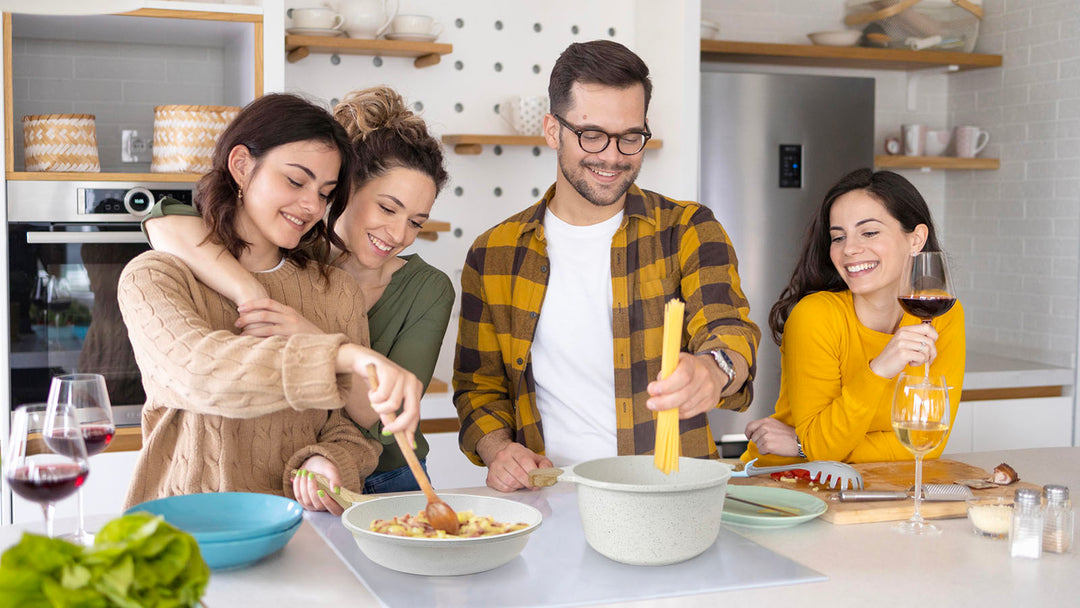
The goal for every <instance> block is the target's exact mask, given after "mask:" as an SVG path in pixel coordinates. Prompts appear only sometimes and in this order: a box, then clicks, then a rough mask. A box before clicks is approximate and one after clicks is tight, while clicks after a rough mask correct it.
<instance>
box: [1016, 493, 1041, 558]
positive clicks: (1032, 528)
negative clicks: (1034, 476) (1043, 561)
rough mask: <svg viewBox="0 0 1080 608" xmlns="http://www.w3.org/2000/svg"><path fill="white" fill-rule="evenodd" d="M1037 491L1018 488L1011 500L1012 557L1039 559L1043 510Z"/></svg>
mask: <svg viewBox="0 0 1080 608" xmlns="http://www.w3.org/2000/svg"><path fill="white" fill-rule="evenodd" d="M1041 498H1042V497H1041V496H1040V494H1039V491H1038V490H1031V489H1028V488H1020V489H1019V490H1017V491H1016V495H1015V498H1014V499H1013V518H1012V526H1011V527H1010V528H1009V553H1010V554H1012V556H1013V557H1027V558H1031V559H1039V556H1040V555H1041V554H1042V539H1043V510H1042V504H1041Z"/></svg>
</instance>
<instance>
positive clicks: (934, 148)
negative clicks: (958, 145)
mask: <svg viewBox="0 0 1080 608" xmlns="http://www.w3.org/2000/svg"><path fill="white" fill-rule="evenodd" d="M951 139H952V132H950V131H927V132H926V145H925V146H924V148H923V152H925V154H926V156H941V155H942V154H944V153H945V149H946V148H948V147H949V140H951Z"/></svg>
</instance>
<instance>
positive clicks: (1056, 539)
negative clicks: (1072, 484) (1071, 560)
mask: <svg viewBox="0 0 1080 608" xmlns="http://www.w3.org/2000/svg"><path fill="white" fill-rule="evenodd" d="M1043 497H1044V498H1046V512H1045V514H1044V522H1043V540H1042V548H1043V551H1048V552H1050V553H1068V552H1069V549H1071V548H1072V541H1073V523H1074V514H1073V511H1072V501H1070V500H1069V488H1067V487H1065V486H1062V485H1057V484H1053V485H1047V486H1043Z"/></svg>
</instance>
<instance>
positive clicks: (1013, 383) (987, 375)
mask: <svg viewBox="0 0 1080 608" xmlns="http://www.w3.org/2000/svg"><path fill="white" fill-rule="evenodd" d="M1074 378H1075V372H1074V371H1073V370H1072V369H1069V368H1066V367H1057V366H1053V365H1047V364H1045V363H1037V362H1033V361H1026V360H1024V359H1014V358H1012V357H1005V356H1001V355H997V354H987V353H979V352H969V353H967V361H966V364H965V369H964V390H965V391H969V390H980V389H1000V388H1019V387H1035V386H1072V384H1073V380H1074Z"/></svg>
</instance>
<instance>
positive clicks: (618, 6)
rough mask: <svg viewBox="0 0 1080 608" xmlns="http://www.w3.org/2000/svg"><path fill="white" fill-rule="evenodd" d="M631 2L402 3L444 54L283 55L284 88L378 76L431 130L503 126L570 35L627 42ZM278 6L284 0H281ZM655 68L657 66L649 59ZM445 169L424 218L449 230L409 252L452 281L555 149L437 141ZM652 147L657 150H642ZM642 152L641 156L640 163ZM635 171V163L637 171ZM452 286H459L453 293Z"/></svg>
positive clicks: (539, 176)
mask: <svg viewBox="0 0 1080 608" xmlns="http://www.w3.org/2000/svg"><path fill="white" fill-rule="evenodd" d="M634 4H635V3H634V1H633V0H608V1H603V2H587V3H583V2H575V1H571V0H553V1H549V2H545V3H537V4H524V3H498V2H490V1H483V0H467V1H465V0H463V1H455V2H452V3H447V2H438V1H434V0H429V1H413V2H402V3H401V8H400V11H399V13H400V14H425V15H431V16H433V17H435V19H436V20H438V21H439V22H440V23H442V24H443V28H444V30H443V34H442V35H441V36H440V37H439V39H438V42H447V43H451V44H453V45H454V51H453V53H451V54H449V55H444V56H443V57H442V61H441V62H440V63H439V64H437V65H435V66H431V67H427V68H422V69H417V68H414V67H413V64H412V59H408V58H398V57H381V58H376V57H371V56H364V55H340V56H338V62H337V63H336V64H335V63H334V61H333V60H332V57H331V56H330V55H322V54H312V55H310V56H308V57H307V58H305V59H303V60H301V61H299V62H297V63H294V64H287V65H286V68H285V84H286V90H288V91H292V92H300V93H303V94H305V95H308V96H311V97H315V98H319V99H321V100H324V101H326V102H327V103H330V102H331V101H333V100H335V99H338V98H340V97H341V96H343V95H344V94H345V93H347V92H348V91H350V90H353V89H359V88H363V87H367V86H374V85H378V84H386V85H388V86H391V87H393V88H394V89H396V90H397V91H398V92H400V93H401V94H402V96H404V97H405V99H406V101H407V102H408V103H409V104H410V105H413V106H414V107H416V108H422V109H421V110H420V113H421V115H422V116H423V117H424V118H425V119H426V120H427V121H428V124H429V126H430V127H431V129H432V131H433V133H434V135H435V136H436V137H438V136H441V135H443V134H453V133H468V134H512V133H513V130H512V129H511V128H510V126H509V125H508V124H507V123H506V122H505V121H504V120H503V119H502V118H501V117H500V116H499V114H497V113H496V111H495V106H496V105H497V104H500V103H501V102H502V101H503V100H505V99H507V98H509V97H511V96H513V95H546V94H547V83H548V77H549V75H550V71H551V66H552V64H553V63H554V62H555V59H556V58H557V57H558V55H559V53H560V52H562V50H563V49H565V48H566V46H567V45H569V44H570V43H572V42H583V41H587V40H594V39H599V38H603V39H611V40H615V41H618V42H621V43H623V44H626V45H627V46H630V47H631V48H632V47H633V44H634ZM286 5H287V6H289V5H290V3H288V2H287V3H286ZM650 68H651V69H652V70H653V71H655V70H657V69H658V66H655V65H650ZM444 151H445V153H446V166H447V170H448V171H449V173H450V181H449V183H448V185H447V187H446V188H445V189H444V190H443V192H442V193H440V195H439V198H438V199H437V200H436V202H435V207H434V208H433V209H432V212H431V215H432V218H434V219H438V220H444V221H448V222H450V224H451V226H452V232H450V233H441V234H440V235H439V239H438V241H436V242H430V241H423V240H418V241H417V242H416V244H415V245H414V246H413V247H412V248H411V251H413V252H416V253H419V254H420V255H421V256H422V257H423V258H424V259H425V260H427V261H428V262H429V263H430V264H432V265H434V266H436V267H438V268H439V269H441V270H442V271H443V272H445V273H446V274H447V275H448V276H449V277H450V279H451V280H452V281H453V282H454V286H455V289H460V285H459V279H460V272H461V267H462V264H463V262H464V259H465V254H466V252H467V251H468V248H469V246H470V245H471V244H472V242H473V240H474V239H475V238H476V237H477V236H478V235H479V234H481V233H482V232H483V231H485V230H487V229H488V228H490V227H492V226H494V225H495V224H497V223H498V222H500V221H501V220H503V219H505V218H506V217H508V216H510V215H512V214H514V213H516V212H517V211H520V210H522V209H524V208H526V207H527V206H529V205H531V204H533V203H534V202H535V201H536V200H537V199H538V198H539V196H541V195H542V194H543V193H544V191H545V190H546V189H547V188H548V186H550V185H551V183H552V182H554V180H555V170H556V161H555V152H554V151H553V150H551V149H549V148H547V147H539V148H535V149H534V148H532V147H518V146H503V147H502V148H501V150H499V151H498V152H500V153H498V154H497V153H496V150H495V149H494V147H493V146H484V150H483V153H482V154H480V155H479V156H463V155H458V154H455V153H454V152H453V149H452V147H449V146H447V147H445V148H444ZM649 154H656V152H649ZM648 163H649V159H648V158H646V161H645V164H646V166H647V165H648ZM643 175H644V172H643ZM459 295H460V294H459ZM457 308H458V304H457V303H455V307H454V312H453V315H452V317H451V322H450V327H449V328H448V329H447V332H446V339H445V340H444V341H443V348H442V351H441V354H440V357H439V362H438V365H437V366H436V370H435V377H437V378H440V379H443V380H447V381H448V380H449V379H450V377H451V370H452V368H453V357H454V343H455V340H456V337H457V314H458V309H457Z"/></svg>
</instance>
